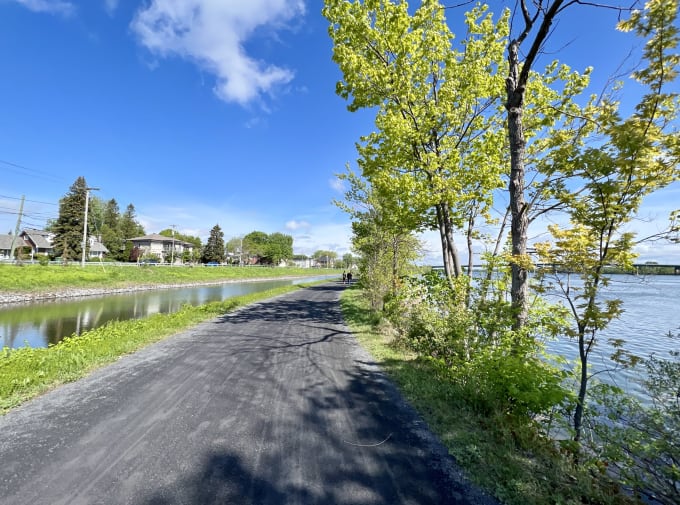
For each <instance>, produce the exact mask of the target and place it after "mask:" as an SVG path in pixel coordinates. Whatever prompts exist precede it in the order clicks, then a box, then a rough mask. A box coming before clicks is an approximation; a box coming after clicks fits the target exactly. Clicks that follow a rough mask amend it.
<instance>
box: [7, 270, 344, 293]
mask: <svg viewBox="0 0 680 505" xmlns="http://www.w3.org/2000/svg"><path fill="white" fill-rule="evenodd" d="M337 272H340V270H337V271H336V270H328V269H318V268H315V269H310V268H288V267H285V268H280V267H241V268H239V267H203V266H196V267H185V266H177V267H165V266H135V265H129V266H120V265H109V264H106V263H103V264H97V265H88V266H86V267H81V266H80V265H77V264H71V265H68V266H59V265H47V266H42V265H24V266H17V265H12V264H0V291H5V292H27V293H39V292H43V291H53V290H59V289H81V288H111V289H115V288H124V287H128V286H134V285H164V284H189V283H200V282H218V281H225V282H226V281H230V280H239V279H261V278H274V277H291V276H294V277H306V276H317V275H324V274H326V273H331V274H332V273H337Z"/></svg>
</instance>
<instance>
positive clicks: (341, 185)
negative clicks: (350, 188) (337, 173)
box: [328, 177, 345, 193]
mask: <svg viewBox="0 0 680 505" xmlns="http://www.w3.org/2000/svg"><path fill="white" fill-rule="evenodd" d="M328 184H329V185H330V187H331V188H332V189H333V190H334V191H337V192H338V193H344V192H345V182H344V181H343V180H341V179H338V178H337V177H334V178H333V179H331V180H329V181H328Z"/></svg>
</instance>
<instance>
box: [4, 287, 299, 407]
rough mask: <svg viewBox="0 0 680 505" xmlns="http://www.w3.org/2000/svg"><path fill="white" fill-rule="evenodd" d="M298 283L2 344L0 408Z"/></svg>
mask: <svg viewBox="0 0 680 505" xmlns="http://www.w3.org/2000/svg"><path fill="white" fill-rule="evenodd" d="M301 287H303V286H301V285H296V286H284V287H280V288H276V289H272V290H269V291H263V292H259V293H253V294H249V295H244V296H239V297H234V298H229V299H228V300H224V301H222V302H213V303H210V304H207V305H202V306H199V307H193V306H189V305H186V306H184V307H183V308H182V309H181V310H179V311H178V312H175V313H172V314H156V315H154V316H151V317H149V318H147V319H137V320H129V321H117V322H113V323H110V324H107V325H105V326H102V327H100V328H97V329H95V330H92V331H88V332H85V333H83V334H82V335H81V336H78V337H75V336H74V337H70V338H67V339H65V340H63V341H62V342H60V343H59V344H57V345H54V346H50V347H47V348H37V349H33V348H21V349H13V350H10V349H8V348H5V349H3V350H2V351H1V354H0V413H5V412H6V411H7V410H9V409H11V408H13V407H16V406H17V405H19V404H21V403H23V402H25V401H26V400H28V399H30V398H33V397H35V396H37V395H39V394H41V393H43V392H45V391H47V390H49V389H52V388H54V387H55V386H57V385H59V384H63V383H66V382H72V381H75V380H77V379H79V378H81V377H84V376H85V375H87V374H88V373H90V372H91V371H92V370H94V369H96V368H98V367H101V366H103V365H106V364H107V363H111V362H113V361H115V360H116V359H118V358H119V357H120V356H122V355H124V354H129V353H131V352H134V351H136V350H139V349H141V348H142V347H144V346H146V345H149V344H151V343H153V342H156V341H159V340H162V339H163V338H166V337H168V336H170V335H173V334H175V333H178V332H180V331H182V330H185V329H186V328H189V327H191V326H193V325H195V324H197V323H199V322H201V321H204V320H206V319H209V318H212V317H216V316H218V315H220V314H224V313H225V312H229V311H232V310H234V309H236V308H238V307H241V306H243V305H247V304H249V303H252V302H254V301H257V300H261V299H265V298H270V297H272V296H275V295H279V294H282V293H286V292H289V291H294V290H297V289H300V288H301Z"/></svg>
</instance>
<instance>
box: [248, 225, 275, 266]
mask: <svg viewBox="0 0 680 505" xmlns="http://www.w3.org/2000/svg"><path fill="white" fill-rule="evenodd" d="M268 241H269V237H268V235H267V234H266V233H265V232H263V231H251V232H250V233H248V234H247V235H246V236H245V237H243V254H244V255H246V256H247V257H249V258H257V259H258V261H259V260H261V259H262V258H264V257H265V256H266V255H267V243H268Z"/></svg>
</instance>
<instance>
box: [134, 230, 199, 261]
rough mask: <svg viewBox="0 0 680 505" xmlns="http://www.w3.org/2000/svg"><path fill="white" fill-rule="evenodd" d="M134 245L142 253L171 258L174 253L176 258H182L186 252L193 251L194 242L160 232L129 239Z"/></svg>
mask: <svg viewBox="0 0 680 505" xmlns="http://www.w3.org/2000/svg"><path fill="white" fill-rule="evenodd" d="M128 240H129V241H130V242H132V245H133V246H134V247H136V248H138V249H139V250H141V251H142V253H143V254H142V255H140V257H141V256H143V255H154V256H157V257H159V258H161V259H166V258H167V259H170V257H171V256H172V255H173V248H174V257H175V259H176V260H178V259H181V257H182V254H184V252H192V251H193V250H194V244H192V243H190V242H184V241H183V240H178V239H176V238H173V237H166V236H165V235H159V234H158V233H152V234H151V235H144V236H143V237H135V238H130V239H128Z"/></svg>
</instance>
